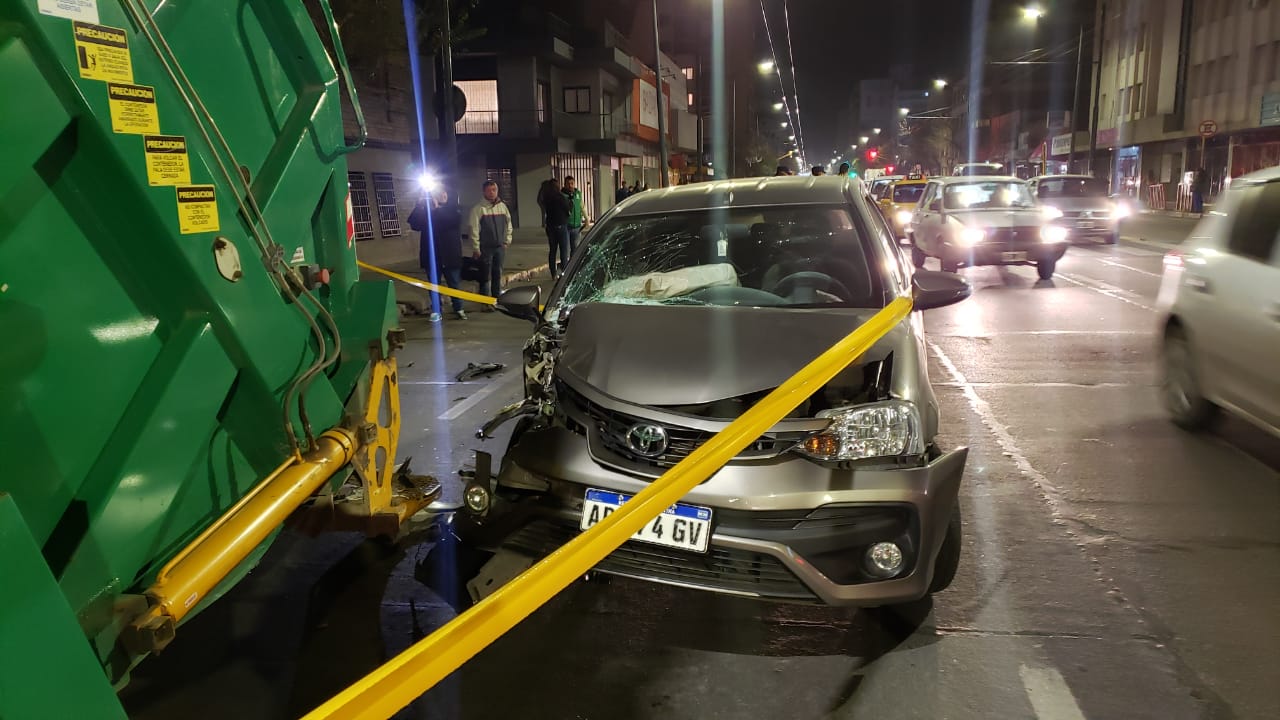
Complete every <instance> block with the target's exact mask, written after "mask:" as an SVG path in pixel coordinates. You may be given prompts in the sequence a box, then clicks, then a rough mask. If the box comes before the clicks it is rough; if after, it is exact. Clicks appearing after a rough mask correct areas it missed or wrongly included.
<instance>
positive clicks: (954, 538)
mask: <svg viewBox="0 0 1280 720" xmlns="http://www.w3.org/2000/svg"><path fill="white" fill-rule="evenodd" d="M963 545H964V526H963V522H962V520H961V519H960V501H959V500H957V501H956V506H955V508H954V509H953V510H952V511H951V520H949V521H948V522H947V534H946V535H945V536H943V538H942V547H940V548H938V557H937V559H935V560H934V561H933V579H932V580H931V581H929V594H930V595H932V594H934V593H936V592H942V591H943V590H946V589H947V588H948V587H950V586H951V581H952V580H955V578H956V571H957V570H958V569H959V568H960V550H961V549H962V547H963Z"/></svg>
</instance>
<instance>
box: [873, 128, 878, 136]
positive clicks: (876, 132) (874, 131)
mask: <svg viewBox="0 0 1280 720" xmlns="http://www.w3.org/2000/svg"><path fill="white" fill-rule="evenodd" d="M871 132H873V133H875V134H876V135H879V134H880V128H871Z"/></svg>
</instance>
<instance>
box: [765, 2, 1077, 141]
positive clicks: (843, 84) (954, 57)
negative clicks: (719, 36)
mask: <svg viewBox="0 0 1280 720" xmlns="http://www.w3.org/2000/svg"><path fill="white" fill-rule="evenodd" d="M786 2H787V7H788V8H789V10H790V13H791V35H792V38H793V40H794V44H795V48H794V52H795V65H796V75H797V80H798V84H799V90H800V108H801V115H800V124H801V127H802V129H803V133H804V140H805V145H806V147H805V149H806V151H807V154H808V155H809V159H810V160H811V161H821V160H824V159H826V158H828V157H830V152H831V149H832V148H833V147H835V146H836V144H837V140H839V139H840V138H837V123H838V121H839V117H840V115H839V113H840V112H841V111H842V109H843V108H844V107H845V106H846V105H847V104H848V102H849V99H850V97H851V96H852V95H853V94H854V93H855V92H856V88H857V83H858V81H859V80H861V79H864V78H874V77H884V76H886V75H887V73H888V69H889V66H890V65H894V64H897V63H909V64H911V65H913V66H914V75H915V76H916V79H917V80H918V81H919V82H920V87H924V86H925V83H926V82H928V81H929V80H931V79H932V78H935V77H943V78H946V79H948V80H955V79H956V78H959V77H962V76H964V75H965V73H966V71H967V70H968V62H969V61H968V58H969V52H970V37H971V34H972V32H971V29H972V27H973V13H974V9H975V6H977V7H979V8H986V7H989V8H990V11H989V13H988V17H989V18H990V21H989V22H987V23H984V26H985V29H986V30H987V32H988V33H989V35H988V37H987V38H986V42H985V43H984V47H985V48H986V49H987V53H988V55H991V56H997V57H1003V56H1010V57H1011V56H1012V55H1015V54H1017V52H1020V51H1025V50H1027V49H1030V48H1031V47H1036V46H1040V45H1045V44H1046V43H1059V42H1061V38H1062V37H1066V38H1067V39H1068V40H1070V37H1067V36H1072V37H1073V36H1074V33H1075V30H1074V29H1073V28H1074V27H1078V25H1072V19H1071V18H1069V17H1067V16H1068V15H1070V14H1075V15H1078V14H1079V13H1080V12H1081V8H1085V9H1084V12H1085V13H1087V12H1088V10H1087V7H1085V6H1091V5H1092V3H1086V2H1080V1H1079V0H1075V1H1073V0H1057V1H1056V2H1055V1H1053V0H1040V2H1039V3H1037V4H1038V5H1040V6H1041V7H1043V8H1044V9H1045V10H1046V11H1047V12H1048V13H1049V15H1048V16H1047V18H1048V19H1047V20H1041V21H1040V22H1041V26H1040V28H1039V30H1038V31H1037V32H1038V35H1035V36H1033V35H1032V34H1031V33H1030V32H1029V29H1028V27H1027V26H1026V25H1021V26H1020V25H1019V22H1020V19H1019V18H1020V7H1021V6H1022V5H1024V4H1027V3H1026V2H1015V1H1013V0H881V1H878V2H872V1H869V0H786ZM764 5H765V7H766V8H767V9H768V10H769V26H770V30H771V31H772V34H773V36H774V45H775V48H776V51H777V53H778V55H779V60H780V61H782V62H784V63H785V62H786V60H785V58H784V57H783V56H784V55H785V53H786V43H785V35H784V27H783V23H782V6H783V0H765V2H764ZM1068 44H1072V45H1073V44H1074V43H1068ZM788 87H789V86H788ZM771 89H772V91H773V92H775V93H776V92H777V86H776V84H775V85H774V86H773V87H772V88H771Z"/></svg>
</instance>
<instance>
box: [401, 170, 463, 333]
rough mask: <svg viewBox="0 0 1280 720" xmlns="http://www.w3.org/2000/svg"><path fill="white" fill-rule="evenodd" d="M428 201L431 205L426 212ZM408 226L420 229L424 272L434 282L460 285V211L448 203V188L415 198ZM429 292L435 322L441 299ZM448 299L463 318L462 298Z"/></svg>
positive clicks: (420, 247)
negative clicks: (433, 261)
mask: <svg viewBox="0 0 1280 720" xmlns="http://www.w3.org/2000/svg"><path fill="white" fill-rule="evenodd" d="M428 203H430V206H431V207H430V212H429V213H428V212H427V204H428ZM428 217H429V218H430V220H428ZM409 227H411V228H413V229H414V230H417V231H418V232H419V233H420V236H419V238H418V264H419V265H421V266H422V269H423V270H425V271H426V272H427V275H428V276H429V277H430V279H431V282H432V283H435V284H437V285H438V284H440V283H441V282H443V283H444V284H445V285H446V286H447V287H450V288H453V289H454V290H457V289H459V288H460V287H461V286H462V212H461V211H460V210H459V209H458V206H457V205H452V204H450V203H449V193H448V191H446V190H444V189H443V188H441V189H439V190H436V191H435V193H433V194H432V195H431V197H429V198H426V197H424V198H423V199H421V200H419V201H418V205H417V206H415V207H414V208H413V212H411V213H410V214H409ZM428 227H430V231H429V232H428V231H427V229H428ZM433 257H434V258H435V264H434V266H433V265H432V258H433ZM432 296H433V297H432V303H431V310H432V312H431V322H439V321H440V307H441V304H442V301H441V300H440V296H439V295H438V294H435V293H432ZM449 300H450V302H451V303H452V304H453V313H454V316H456V317H457V318H458V319H459V320H466V319H467V312H466V310H464V309H463V306H462V300H461V299H460V298H456V297H451V298H449Z"/></svg>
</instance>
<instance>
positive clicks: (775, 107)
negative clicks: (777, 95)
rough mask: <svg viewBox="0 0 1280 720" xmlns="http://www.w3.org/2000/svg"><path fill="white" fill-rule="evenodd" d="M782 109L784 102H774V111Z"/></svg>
mask: <svg viewBox="0 0 1280 720" xmlns="http://www.w3.org/2000/svg"><path fill="white" fill-rule="evenodd" d="M781 109H782V103H780V102H776V103H774V104H773V111H774V112H777V111H779V110H781Z"/></svg>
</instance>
